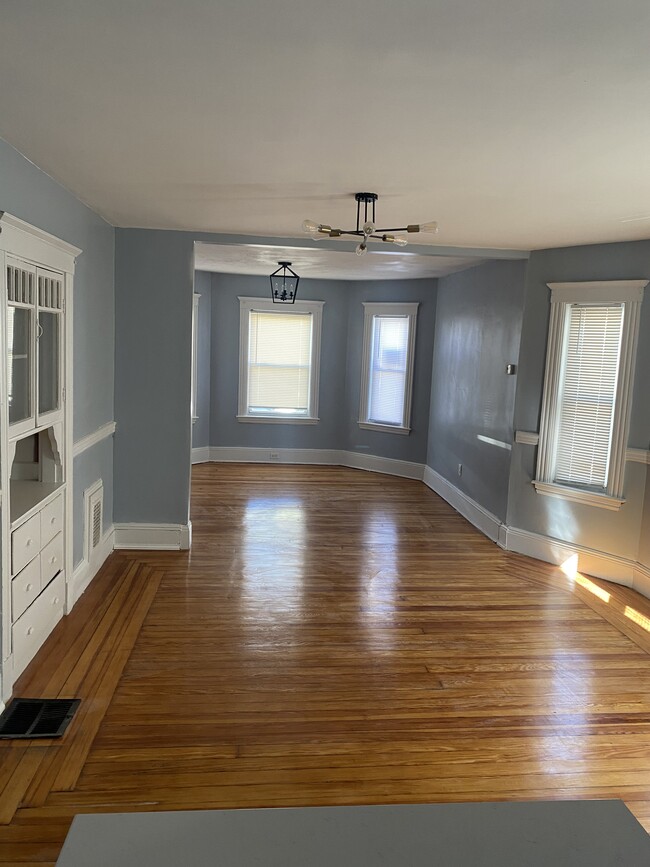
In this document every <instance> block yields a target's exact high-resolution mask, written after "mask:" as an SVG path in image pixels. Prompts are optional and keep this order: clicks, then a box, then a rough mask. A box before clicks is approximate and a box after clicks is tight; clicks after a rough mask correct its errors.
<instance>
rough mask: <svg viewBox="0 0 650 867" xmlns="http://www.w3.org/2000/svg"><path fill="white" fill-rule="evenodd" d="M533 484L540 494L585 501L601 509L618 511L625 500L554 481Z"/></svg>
mask: <svg viewBox="0 0 650 867" xmlns="http://www.w3.org/2000/svg"><path fill="white" fill-rule="evenodd" d="M533 485H534V486H535V490H536V491H537V493H538V494H545V495H546V496H547V497H558V498H559V499H561V500H572V501H573V502H575V503H584V504H585V505H587V506H596V507H597V508H599V509H609V510H610V511H612V512H618V510H619V509H620V508H621V506H622V505H623V504H624V503H625V500H622V499H620V498H619V497H610V496H609V495H608V494H596V493H594V492H593V491H581V490H580V489H579V488H565V487H564V485H556V484H553V483H552V482H537V481H534V482H533Z"/></svg>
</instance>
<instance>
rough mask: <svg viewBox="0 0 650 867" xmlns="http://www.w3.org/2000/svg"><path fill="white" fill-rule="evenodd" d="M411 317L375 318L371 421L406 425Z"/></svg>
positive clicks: (371, 371)
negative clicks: (405, 404)
mask: <svg viewBox="0 0 650 867" xmlns="http://www.w3.org/2000/svg"><path fill="white" fill-rule="evenodd" d="M408 341H409V317H408V316H374V317H373V326H372V345H371V356H370V382H369V388H368V421H374V422H378V423H380V424H394V425H402V424H404V398H405V392H406V374H407V365H408Z"/></svg>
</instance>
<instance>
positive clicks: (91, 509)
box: [84, 479, 104, 563]
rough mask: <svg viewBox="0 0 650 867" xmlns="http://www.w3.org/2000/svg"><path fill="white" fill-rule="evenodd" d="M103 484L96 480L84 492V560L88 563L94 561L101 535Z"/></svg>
mask: <svg viewBox="0 0 650 867" xmlns="http://www.w3.org/2000/svg"><path fill="white" fill-rule="evenodd" d="M103 511H104V484H103V482H102V480H101V479H98V480H97V481H96V482H95V484H94V485H91V487H90V488H86V490H85V491H84V512H85V533H84V558H85V560H86V561H87V562H88V563H92V562H93V560H94V559H95V556H96V553H97V549H98V548H99V546H100V544H101V541H102V536H103V535H104V533H103Z"/></svg>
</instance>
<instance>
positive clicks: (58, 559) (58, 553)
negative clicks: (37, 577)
mask: <svg viewBox="0 0 650 867" xmlns="http://www.w3.org/2000/svg"><path fill="white" fill-rule="evenodd" d="M61 569H63V533H59V535H58V536H55V537H54V538H53V539H52V541H51V542H50V543H49V545H46V546H45V547H44V548H43V550H42V551H41V587H45V586H47V585H48V584H49V583H50V581H51V580H52V578H54V576H55V575H56V573H57V572H60V571H61Z"/></svg>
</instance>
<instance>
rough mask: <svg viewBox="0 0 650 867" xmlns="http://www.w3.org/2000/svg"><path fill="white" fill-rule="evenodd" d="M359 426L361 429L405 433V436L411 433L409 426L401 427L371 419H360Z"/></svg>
mask: <svg viewBox="0 0 650 867" xmlns="http://www.w3.org/2000/svg"><path fill="white" fill-rule="evenodd" d="M359 427H360V428H362V429H363V430H378V431H381V432H382V433H396V434H405V435H406V436H408V435H409V434H410V433H411V428H410V427H401V426H399V425H394V424H379V423H378V422H373V421H360V422H359Z"/></svg>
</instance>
